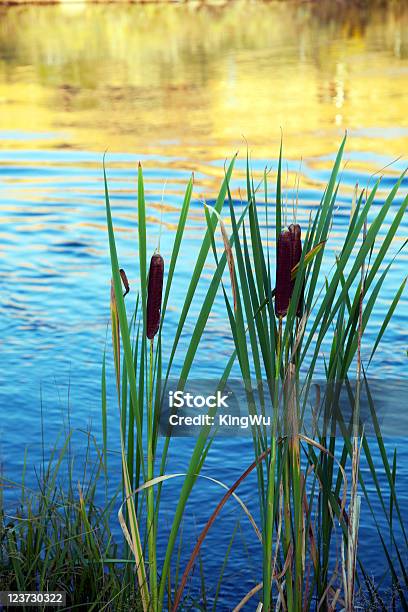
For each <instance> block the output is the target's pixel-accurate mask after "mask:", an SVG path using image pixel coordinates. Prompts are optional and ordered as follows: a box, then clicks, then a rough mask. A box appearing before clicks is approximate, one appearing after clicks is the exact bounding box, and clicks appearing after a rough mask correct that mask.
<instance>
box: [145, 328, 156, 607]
mask: <svg viewBox="0 0 408 612" xmlns="http://www.w3.org/2000/svg"><path fill="white" fill-rule="evenodd" d="M149 353H150V360H149V361H150V365H149V395H148V409H147V480H148V481H150V480H152V479H153V478H154V454H153V353H154V339H153V338H152V339H151V341H150V351H149ZM147 516H148V520H147V529H148V548H149V568H150V570H149V582H150V597H151V604H152V609H153V610H155V609H156V604H157V559H156V534H155V512H154V488H153V487H149V488H148V489H147Z"/></svg>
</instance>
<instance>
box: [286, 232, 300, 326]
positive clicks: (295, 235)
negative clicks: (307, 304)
mask: <svg viewBox="0 0 408 612" xmlns="http://www.w3.org/2000/svg"><path fill="white" fill-rule="evenodd" d="M289 231H290V234H291V238H292V269H293V268H294V267H295V266H296V265H297V264H298V263H299V261H300V258H301V257H302V230H301V228H300V225H298V224H296V225H293V224H292V225H289ZM295 282H296V279H293V280H292V293H293V289H294V288H295ZM303 294H304V287H302V289H301V291H300V296H299V303H298V307H297V312H296V314H297V316H298V317H301V316H302V309H303Z"/></svg>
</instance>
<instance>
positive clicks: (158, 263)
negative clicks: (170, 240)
mask: <svg viewBox="0 0 408 612" xmlns="http://www.w3.org/2000/svg"><path fill="white" fill-rule="evenodd" d="M163 275H164V261H163V257H162V256H161V255H159V253H155V254H154V255H153V257H152V258H151V260H150V270H149V285H148V288H147V322H146V336H147V337H148V338H149V340H152V339H153V338H154V337H155V335H156V334H157V332H158V329H159V325H160V311H161V301H162V291H163Z"/></svg>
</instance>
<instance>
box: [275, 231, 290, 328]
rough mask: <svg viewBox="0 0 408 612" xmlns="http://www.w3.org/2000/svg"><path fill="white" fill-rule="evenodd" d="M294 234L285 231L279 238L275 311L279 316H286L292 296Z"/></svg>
mask: <svg viewBox="0 0 408 612" xmlns="http://www.w3.org/2000/svg"><path fill="white" fill-rule="evenodd" d="M291 270H292V235H291V233H290V232H289V231H287V230H286V231H284V232H282V233H281V235H280V236H279V238H278V248H277V254H276V294H275V313H276V316H277V317H284V316H285V315H286V313H287V312H288V308H289V302H290V296H291V295H292V281H291V278H290V272H291Z"/></svg>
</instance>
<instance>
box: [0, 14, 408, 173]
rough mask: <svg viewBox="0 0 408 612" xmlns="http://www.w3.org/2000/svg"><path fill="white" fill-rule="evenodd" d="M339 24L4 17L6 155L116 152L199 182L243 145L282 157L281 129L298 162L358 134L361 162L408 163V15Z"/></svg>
mask: <svg viewBox="0 0 408 612" xmlns="http://www.w3.org/2000/svg"><path fill="white" fill-rule="evenodd" d="M336 4H337V3H336ZM339 10H340V9H336V11H337V12H336V13H334V12H333V11H332V12H330V11H328V12H325V11H320V12H319V11H318V10H317V9H316V7H314V6H313V5H308V4H305V5H303V4H302V5H292V4H287V3H281V2H280V3H256V2H255V3H254V2H252V3H250V2H234V3H230V4H229V5H228V6H219V7H214V6H203V5H197V4H193V5H188V4H187V5H186V4H183V5H173V4H159V5H157V4H154V5H111V4H109V5H86V4H78V5H60V6H42V7H38V6H37V7H36V6H28V7H17V8H13V7H10V8H8V9H5V8H3V9H0V131H1V132H2V134H3V138H2V141H1V142H0V147H2V148H10V146H12V147H14V148H27V149H33V148H34V149H35V148H49V147H74V148H75V147H76V148H86V149H93V150H95V149H97V150H104V149H105V148H107V147H109V149H110V150H112V151H115V150H116V151H134V152H137V153H150V154H154V155H158V156H172V157H180V156H181V157H183V158H184V160H186V159H187V160H190V162H191V164H192V167H194V168H195V169H200V164H203V165H204V166H205V165H206V162H207V161H208V160H210V159H219V158H224V157H225V156H226V155H230V154H231V153H232V152H233V151H234V150H235V149H236V148H238V147H239V148H241V149H242V147H243V139H242V136H245V138H246V139H247V140H248V142H249V143H250V145H251V147H252V148H253V150H254V154H255V155H256V156H257V157H268V156H269V157H270V156H275V155H276V150H277V144H278V142H279V139H280V129H281V128H282V130H283V133H284V137H285V149H286V155H287V156H288V157H290V158H299V157H300V156H301V155H302V156H304V157H309V158H310V157H312V156H315V155H323V154H327V153H332V152H333V151H334V150H335V149H336V148H337V146H338V143H339V139H340V135H341V134H342V133H343V132H344V130H345V129H348V130H350V133H351V135H352V136H353V137H352V138H351V139H350V141H349V145H348V149H349V150H356V151H362V152H370V153H373V154H375V153H378V154H383V153H386V154H387V155H390V156H398V155H403V154H405V153H406V148H407V147H406V144H407V136H408V115H407V112H406V111H407V107H408V105H407V100H408V98H407V91H408V10H406V9H404V8H403V5H402V4H398V5H397V7H393V6H391V7H389V8H387V9H378V10H377V9H376V10H374V9H372V10H370V11H369V12H367V13H363V12H362V11H361V10H357V11H354V12H350V11H348V12H347V11H346V10H344V11H343V13H342V14H338V11H339ZM7 131H8V133H9V137H7V133H6V132H7ZM10 132H11V136H10ZM26 132H30V133H31V134H32V135H31V136H30V140H29V141H27V134H26ZM4 134H6V138H8V139H4V138H5V137H4ZM10 142H11V143H12V144H11V145H10ZM366 162H367V163H370V160H369V159H367V158H365V157H364V156H363V157H362V160H361V163H362V164H363V165H365V164H366ZM184 166H185V163H184Z"/></svg>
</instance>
